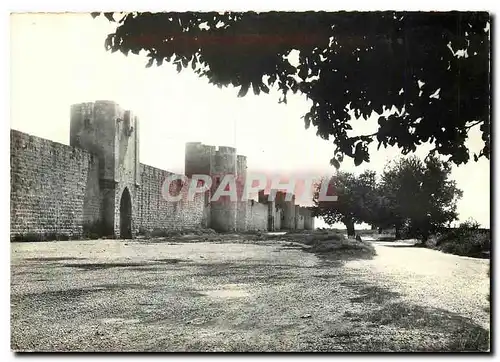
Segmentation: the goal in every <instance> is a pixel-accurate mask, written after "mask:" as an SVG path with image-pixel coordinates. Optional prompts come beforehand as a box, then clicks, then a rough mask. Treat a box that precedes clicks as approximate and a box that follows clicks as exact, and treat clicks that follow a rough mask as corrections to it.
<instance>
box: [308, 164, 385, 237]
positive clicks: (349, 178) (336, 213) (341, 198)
mask: <svg viewBox="0 0 500 362" xmlns="http://www.w3.org/2000/svg"><path fill="white" fill-rule="evenodd" d="M375 175H376V174H375V172H373V171H365V172H363V173H362V174H361V175H359V176H356V175H354V174H352V173H349V172H338V173H337V175H335V176H333V177H332V178H331V179H330V180H329V184H328V185H329V187H328V189H329V192H328V194H329V195H330V194H335V195H336V196H337V197H338V199H337V201H322V200H320V199H319V195H320V187H319V186H318V188H317V189H316V191H315V193H314V197H313V201H314V203H315V205H316V208H315V215H316V216H321V217H323V219H324V220H325V222H326V223H328V224H330V225H332V224H334V223H336V222H341V223H343V224H344V225H345V226H346V229H347V235H348V236H350V237H353V236H354V235H355V228H354V225H355V223H360V222H367V221H369V220H371V215H373V212H372V211H371V210H372V208H373V205H374V201H373V197H374V195H375V190H376V187H375V186H376V179H375Z"/></svg>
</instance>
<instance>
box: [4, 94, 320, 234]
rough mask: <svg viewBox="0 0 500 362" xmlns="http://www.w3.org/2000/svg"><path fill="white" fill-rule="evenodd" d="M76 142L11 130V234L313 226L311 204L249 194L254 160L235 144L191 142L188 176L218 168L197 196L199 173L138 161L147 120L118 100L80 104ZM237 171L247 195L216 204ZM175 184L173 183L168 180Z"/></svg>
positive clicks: (73, 129) (75, 114)
mask: <svg viewBox="0 0 500 362" xmlns="http://www.w3.org/2000/svg"><path fill="white" fill-rule="evenodd" d="M70 113H71V117H70V146H67V145H64V144H60V143H57V142H52V141H50V140H46V139H42V138H39V137H35V136H31V135H28V134H25V133H22V132H19V131H16V130H11V145H10V154H11V172H10V175H11V193H10V198H11V208H10V211H11V232H10V235H11V240H19V241H23V240H26V241H31V240H51V239H58V238H78V237H82V236H89V237H90V236H94V237H96V236H106V237H121V238H130V237H134V236H135V235H137V234H138V233H141V232H144V233H147V232H151V231H153V230H156V229H161V230H185V229H195V228H200V227H201V228H207V227H211V228H213V229H215V230H217V231H266V230H269V231H275V230H281V229H286V230H291V229H304V228H305V229H313V228H314V218H313V216H312V213H311V210H309V209H307V208H304V207H299V206H297V205H295V201H294V198H293V199H292V201H285V195H284V194H283V193H282V192H278V194H277V198H276V202H274V201H273V202H269V203H268V202H267V198H266V197H264V195H260V194H259V202H257V201H255V200H248V201H241V196H242V192H243V185H244V182H245V180H246V176H247V175H246V173H247V171H246V170H247V160H246V157H245V156H242V155H238V154H237V153H236V149H235V148H232V147H224V146H220V147H215V146H208V145H203V144H201V143H199V142H192V143H188V144H186V154H185V162H186V164H185V173H186V176H187V177H188V178H190V177H192V175H194V174H204V175H207V174H208V175H210V176H211V177H212V180H213V181H214V182H213V184H212V188H211V189H210V190H209V191H207V192H205V193H198V194H196V195H195V197H194V199H193V200H188V197H187V192H188V186H189V183H190V180H189V179H188V181H187V182H184V183H183V182H181V181H179V182H173V183H172V184H171V185H170V189H169V190H170V192H171V194H172V195H175V194H177V193H179V192H180V193H181V194H182V197H181V198H180V200H179V201H167V200H166V199H165V198H164V195H163V193H162V191H164V190H163V188H164V186H165V185H164V183H165V180H166V179H167V178H168V177H169V176H172V175H173V173H171V172H169V171H165V170H161V169H158V168H155V167H151V166H148V165H145V164H141V163H140V162H139V141H140V138H139V120H138V118H137V116H135V115H134V114H133V113H132V112H131V111H128V110H124V109H122V108H121V107H120V106H119V105H118V104H116V103H115V102H112V101H96V102H88V103H80V104H75V105H73V106H71V112H70ZM227 174H230V175H233V176H236V180H237V181H236V187H237V194H238V200H239V201H238V202H233V201H229V199H228V197H222V198H221V200H219V201H211V196H212V195H213V194H214V193H215V191H216V187H217V186H218V183H220V181H221V180H222V179H223V177H224V175H227ZM167 186H168V185H167Z"/></svg>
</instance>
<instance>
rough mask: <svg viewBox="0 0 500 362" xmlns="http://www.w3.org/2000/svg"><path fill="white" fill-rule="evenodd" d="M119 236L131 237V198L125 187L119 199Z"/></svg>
mask: <svg viewBox="0 0 500 362" xmlns="http://www.w3.org/2000/svg"><path fill="white" fill-rule="evenodd" d="M120 238H122V239H131V238H132V200H131V197H130V192H129V191H128V188H126V187H125V189H124V190H123V193H122V197H121V199H120Z"/></svg>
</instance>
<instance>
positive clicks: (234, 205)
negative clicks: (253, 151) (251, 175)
mask: <svg viewBox="0 0 500 362" xmlns="http://www.w3.org/2000/svg"><path fill="white" fill-rule="evenodd" d="M185 157H186V159H185V174H186V176H187V177H189V178H191V177H192V176H193V175H195V174H202V175H210V176H211V178H212V187H211V189H210V191H207V195H206V199H207V200H209V199H210V198H211V197H212V196H213V195H214V193H215V191H216V189H217V188H218V187H219V185H220V184H221V182H222V181H223V179H224V176H225V175H232V176H234V177H235V179H236V185H235V186H236V190H237V200H230V197H229V196H222V197H221V198H220V199H218V200H217V201H212V202H210V216H209V220H210V222H209V224H210V227H211V228H213V229H214V230H217V231H237V230H246V226H247V225H246V219H247V218H246V212H247V207H246V205H247V203H246V202H241V195H242V193H243V186H244V182H245V179H246V175H247V159H246V157H245V156H241V155H237V154H236V149H235V148H233V147H224V146H220V147H219V148H218V149H216V147H215V146H208V145H204V144H202V143H201V142H190V143H187V144H186V154H185Z"/></svg>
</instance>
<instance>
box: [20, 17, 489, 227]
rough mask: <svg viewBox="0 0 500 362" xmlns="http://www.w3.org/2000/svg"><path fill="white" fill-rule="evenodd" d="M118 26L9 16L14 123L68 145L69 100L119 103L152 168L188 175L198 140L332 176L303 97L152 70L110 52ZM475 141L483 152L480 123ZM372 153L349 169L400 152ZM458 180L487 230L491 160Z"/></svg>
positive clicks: (289, 170) (276, 165) (325, 146)
mask: <svg viewBox="0 0 500 362" xmlns="http://www.w3.org/2000/svg"><path fill="white" fill-rule="evenodd" d="M113 30H114V26H113V24H110V23H109V22H108V21H107V20H105V19H92V17H91V16H90V15H88V14H64V15H50V14H19V15H14V16H12V17H11V40H12V42H11V44H12V49H11V102H12V107H11V127H12V128H13V129H17V130H20V131H22V132H26V133H29V134H32V135H35V136H39V137H43V138H47V139H50V140H53V141H57V142H61V143H65V144H68V143H69V109H70V105H71V104H73V103H80V102H89V101H95V100H114V101H116V102H118V103H119V104H120V105H121V106H122V107H124V108H125V109H130V110H132V111H134V112H135V113H136V114H137V115H138V116H139V119H140V159H141V162H142V163H145V164H148V165H151V166H155V167H158V168H162V169H166V170H169V171H173V172H179V173H182V172H183V171H184V146H185V143H186V142H193V141H199V142H203V143H205V144H211V145H218V146H220V145H222V146H233V147H237V148H238V153H239V154H243V155H246V156H247V158H248V171H249V172H252V171H253V172H268V173H273V174H275V173H283V174H296V175H300V174H304V173H307V174H310V173H314V174H317V175H323V174H332V173H334V168H333V167H332V166H329V160H330V158H331V157H332V155H333V150H334V146H333V144H332V142H331V141H325V140H322V139H320V138H319V137H317V136H316V130H315V129H313V128H310V129H309V130H305V129H304V122H303V120H302V119H301V116H302V115H303V114H304V113H306V112H307V110H308V109H309V104H308V102H307V101H306V100H305V97H304V96H302V95H296V96H291V97H289V99H288V104H287V105H284V104H278V94H277V93H273V92H271V93H270V94H269V95H265V94H264V95H260V96H254V95H253V94H251V92H249V93H248V94H247V96H246V97H244V98H237V96H236V95H237V93H238V90H237V89H234V88H231V87H230V88H222V89H219V88H218V87H216V86H214V85H211V84H208V81H207V79H206V78H199V77H198V76H197V75H195V74H194V73H193V72H192V71H190V70H185V71H183V72H181V73H180V74H178V73H177V72H176V70H175V67H174V66H172V65H170V64H168V63H165V64H164V65H163V66H162V67H160V68H158V67H156V66H153V67H151V68H145V64H146V62H147V60H146V58H145V57H144V56H141V55H139V56H134V55H131V56H128V57H126V56H124V55H123V54H122V53H119V52H117V53H114V54H111V53H109V52H106V51H105V49H104V40H105V37H106V35H107V34H108V33H110V32H113ZM355 124H356V125H359V127H361V129H362V130H361V132H363V133H368V132H370V130H375V129H376V122H375V118H374V119H370V120H368V121H364V120H357V121H356V123H355ZM354 128H355V129H356V130H357V129H358V128H357V127H354ZM469 146H470V147H471V148H472V149H473V150H479V149H481V148H482V141H481V137H480V134H479V132H478V130H477V129H473V130H472V131H471V133H470V139H469ZM372 149H373V151H372V154H371V162H370V163H369V164H363V165H362V166H360V167H355V166H354V164H353V162H352V161H350V160H347V161H345V162H344V163H343V164H342V166H341V168H342V170H347V171H354V172H362V171H363V170H365V169H372V170H375V171H378V172H380V171H381V170H382V169H383V166H384V164H385V162H387V161H388V160H391V159H394V158H396V157H398V156H399V154H400V153H399V151H398V149H395V148H391V149H383V150H382V149H381V150H380V151H378V152H376V151H375V149H376V145H374V146H373V147H372ZM427 150H428V148H423V149H420V150H419V153H418V154H419V155H425V154H426V151H427ZM453 178H454V179H455V180H456V181H457V183H458V187H459V188H460V189H462V190H463V191H464V197H463V198H462V200H461V201H460V202H459V204H458V210H459V213H460V219H461V220H465V219H467V218H469V217H472V218H474V219H476V220H477V221H479V222H480V223H481V224H482V225H483V226H485V227H489V226H490V217H489V213H490V182H489V178H490V167H489V161H487V160H482V161H480V162H477V163H474V162H470V163H469V164H467V165H465V166H461V167H454V169H453ZM319 226H321V225H319Z"/></svg>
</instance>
